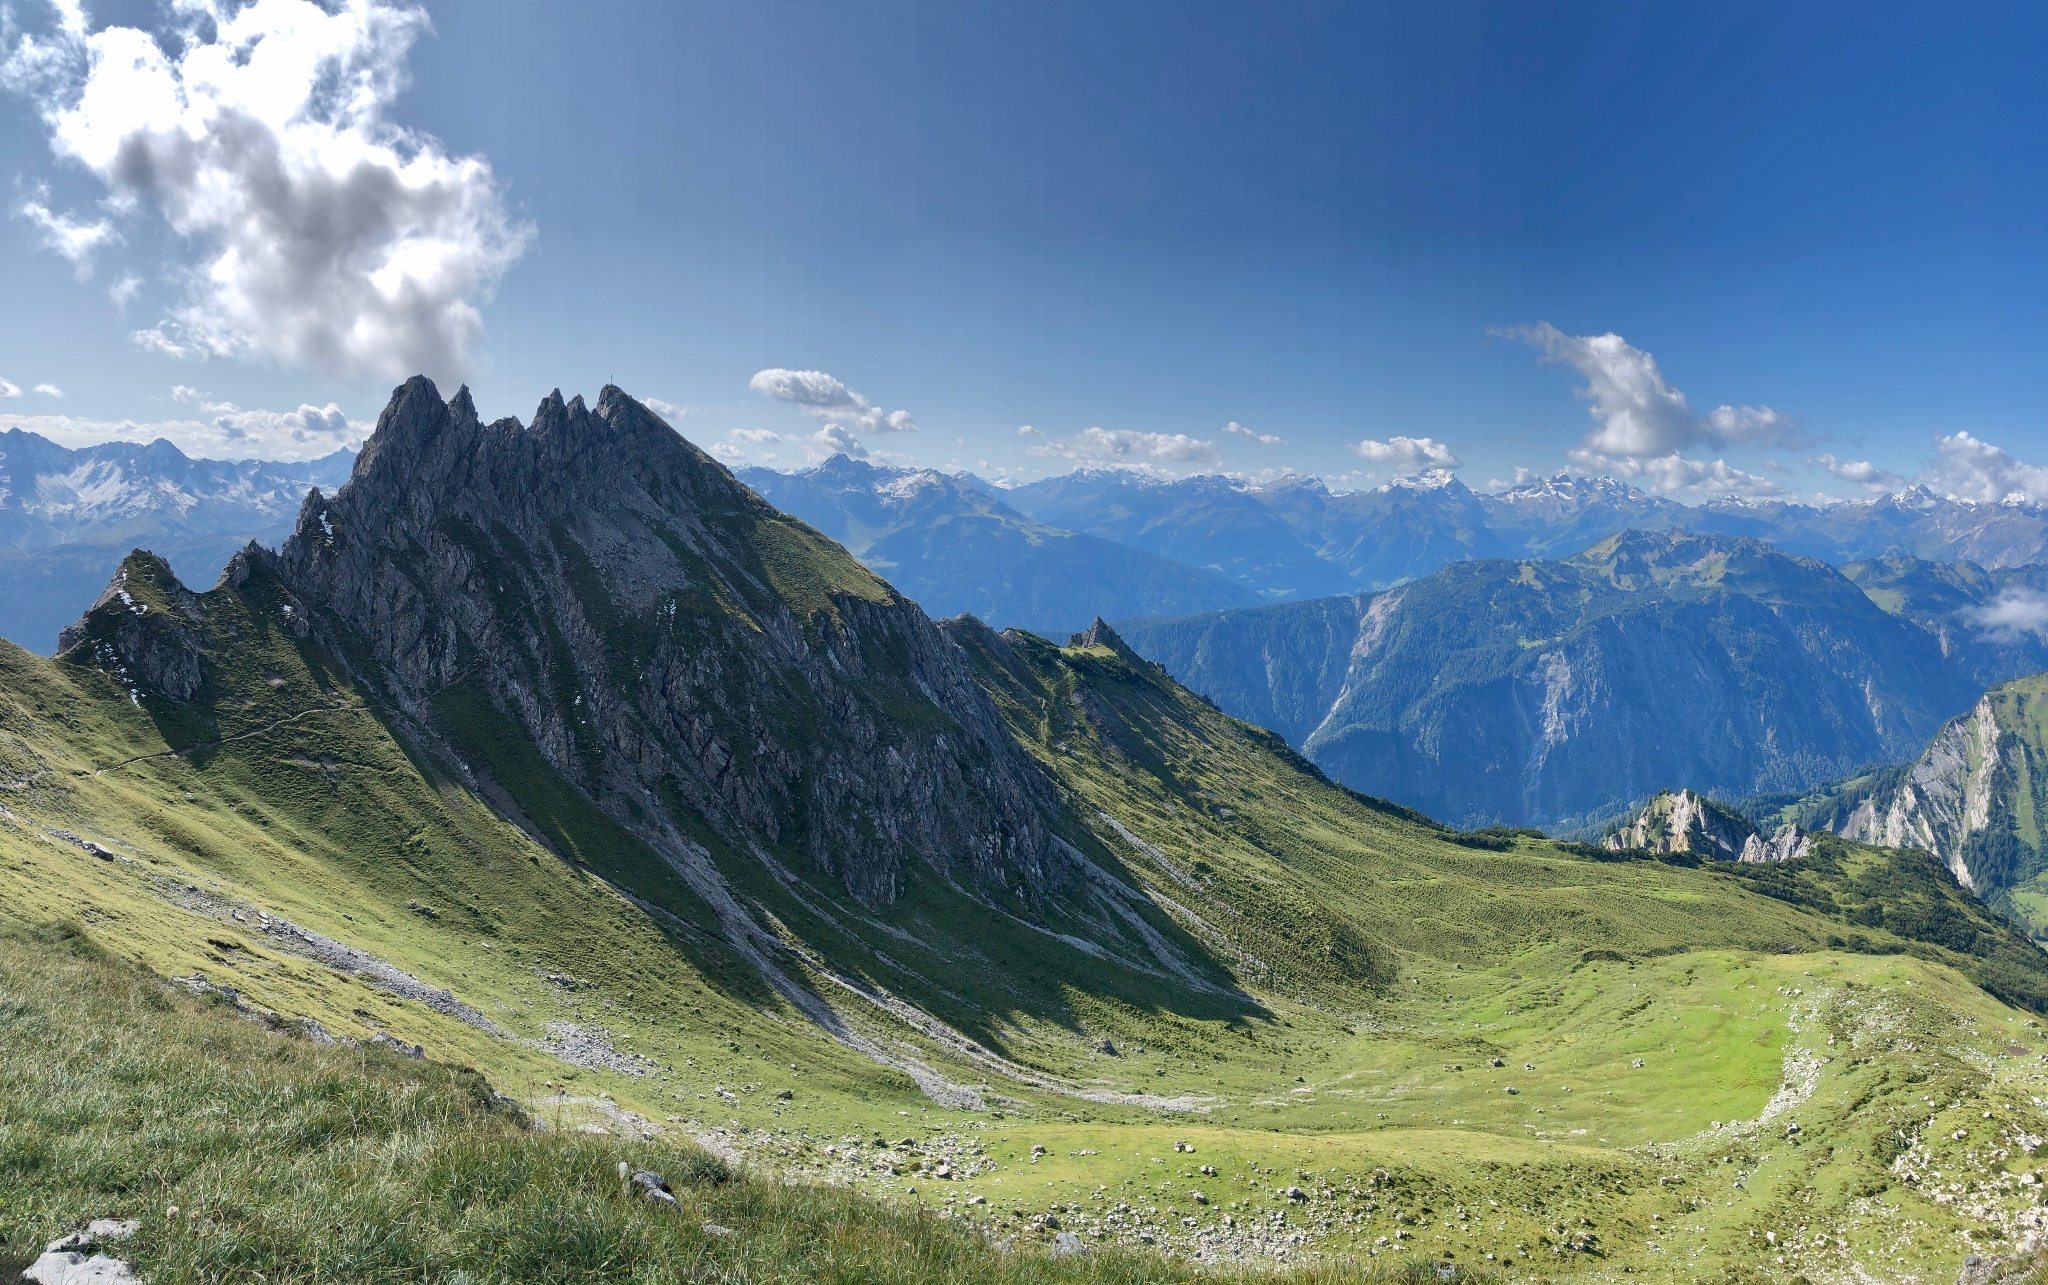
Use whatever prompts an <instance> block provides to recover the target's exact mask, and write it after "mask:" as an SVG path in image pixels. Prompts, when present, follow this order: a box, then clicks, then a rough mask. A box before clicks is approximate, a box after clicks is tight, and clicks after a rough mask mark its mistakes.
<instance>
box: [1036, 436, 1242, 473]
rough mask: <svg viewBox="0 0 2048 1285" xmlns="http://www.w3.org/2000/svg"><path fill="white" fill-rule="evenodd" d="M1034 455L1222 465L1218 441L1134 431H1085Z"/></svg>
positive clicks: (1058, 440) (1114, 461) (1089, 460)
mask: <svg viewBox="0 0 2048 1285" xmlns="http://www.w3.org/2000/svg"><path fill="white" fill-rule="evenodd" d="M1031 453H1032V454H1033V455H1049V456H1056V457H1058V458H1060V459H1069V460H1081V461H1084V462H1087V463H1094V464H1211V465H1213V464H1218V463H1221V462H1222V456H1221V455H1219V454H1218V453H1217V450H1216V444H1215V443H1214V442H1207V441H1203V440H1202V439H1200V438H1196V437H1189V436H1188V435H1187V434H1186V433H1143V432H1139V431H1138V430H1136V429H1130V428H1084V429H1082V430H1081V431H1080V432H1078V433H1076V434H1074V435H1073V436H1072V437H1061V438H1054V439H1052V440H1051V441H1048V442H1046V443H1045V444H1044V445H1042V446H1034V447H1032V448H1031Z"/></svg>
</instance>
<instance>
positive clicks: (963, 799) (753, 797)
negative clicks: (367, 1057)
mask: <svg viewBox="0 0 2048 1285" xmlns="http://www.w3.org/2000/svg"><path fill="white" fill-rule="evenodd" d="M252 556H255V555H252ZM275 565H276V570H277V575H278V578H279V579H280V580H281V581H282V582H283V583H284V584H285V585H286V586H287V587H288V588H289V589H290V591H291V592H292V593H293V595H295V597H296V598H297V599H298V600H299V601H300V602H302V603H303V604H304V606H305V608H306V609H307V610H308V612H309V615H310V617H311V619H313V620H314V621H316V622H318V624H317V625H316V627H317V628H319V629H321V630H331V631H333V632H334V635H335V636H334V637H333V638H332V640H331V644H332V646H333V647H334V648H335V650H336V651H337V652H339V653H342V654H347V653H348V651H349V647H348V641H349V640H348V638H347V637H346V635H353V636H354V637H355V638H357V639H360V641H361V643H362V645H363V648H364V652H365V654H366V660H367V661H368V662H369V663H370V664H371V665H373V666H374V674H373V675H365V677H374V679H375V681H376V682H377V684H378V685H379V686H380V687H381V688H382V689H383V690H384V691H385V692H387V693H388V694H389V696H390V698H391V699H392V701H393V703H394V705H395V707H396V708H397V709H398V710H400V711H402V712H403V715H404V716H405V717H406V718H407V719H408V720H410V721H411V722H412V724H413V725H414V726H415V727H416V728H418V729H422V730H425V731H428V732H429V733H430V734H433V735H437V736H452V737H453V738H454V740H455V742H458V743H459V740H460V737H459V733H458V732H456V731H455V730H454V729H456V728H458V727H459V725H460V724H461V721H462V719H461V717H460V710H461V709H466V710H470V711H473V712H477V711H483V710H486V709H488V710H489V711H493V712H495V714H497V715H499V716H502V717H503V718H504V719H506V720H509V721H510V722H511V723H513V724H514V725H516V726H518V727H519V728H521V729H522V730H523V731H524V732H525V733H526V734H527V735H528V736H530V737H531V738H532V740H533V743H534V745H535V746H536V747H537V748H538V750H539V753H540V755H541V757H542V758H544V759H545V760H546V762H547V765H548V767H549V768H551V769H552V770H553V771H554V772H557V773H559V774H560V775H561V776H562V777H563V778H565V779H566V780H568V781H570V782H572V783H574V784H575V785H576V786H577V787H578V789H580V790H581V791H582V792H583V793H585V794H587V795H588V796H589V797H590V798H591V799H592V800H594V801H595V802H596V803H597V804H598V805H599V806H600V807H601V808H602V809H603V810H604V811H605V812H606V813H607V814H608V815H610V816H611V817H612V818H613V820H614V821H616V822H617V823H618V824H619V825H621V826H623V827H624V828H626V829H627V830H630V831H632V832H633V833H635V834H636V835H637V836H638V837H639V838H640V839H641V840H643V841H645V842H647V843H648V844H650V845H652V846H653V847H654V848H655V850H656V851H658V852H661V853H662V854H663V855H664V856H666V857H668V858H669V859H670V860H672V861H674V862H676V863H678V864H681V865H684V866H686V867H687V866H690V865H692V864H693V863H696V862H699V861H701V853H702V845H701V843H700V842H699V841H698V840H696V839H694V838H692V837H691V836H690V835H689V834H688V833H687V832H686V830H685V828H684V822H683V820H682V818H680V817H678V816H676V815H675V813H676V812H683V813H686V814H696V815H701V817H702V818H703V820H704V822H705V823H706V824H708V825H709V827H710V828H711V829H712V830H713V831H715V832H716V833H717V834H718V835H719V836H720V837H722V838H723V839H724V840H725V841H726V842H727V843H728V844H730V845H732V846H733V847H735V848H737V849H740V850H748V849H754V848H758V849H761V850H764V851H769V852H777V851H779V852H782V853H784V854H786V855H788V856H791V857H800V858H801V859H802V860H803V861H804V862H807V863H809V864H810V865H812V866H814V867H815V868H816V869H818V870H820V871H825V872H829V873H830V875H831V876H832V877H834V878H836V879H837V880H838V881H840V882H841V883H842V884H843V885H844V887H845V889H846V890H847V891H848V892H849V893H851V894H853V895H854V896H855V897H856V898H858V899H860V900H863V901H867V902H884V901H888V900H890V899H892V898H893V897H894V896H895V895H896V894H897V892H898V891H899V890H900V888H901V886H902V865H903V862H904V861H905V860H906V858H909V857H912V856H915V857H916V858H920V859H922V860H924V861H926V862H929V863H931V864H932V865H933V866H934V867H936V868H937V869H939V870H941V871H943V872H945V874H946V875H947V876H948V877H950V878H954V879H957V880H959V881H961V882H963V883H966V884H971V885H973V886H975V887H978V888H983V889H988V890H999V889H1000V890H1014V891H1020V892H1023V893H1024V894H1026V895H1037V894H1038V893H1040V892H1042V891H1044V889H1045V888H1046V886H1047V885H1048V883H1049V882H1053V881H1056V880H1057V878H1058V877H1059V876H1058V871H1059V869H1060V868H1061V864H1062V863H1061V862H1060V860H1059V858H1058V854H1057V851H1056V847H1055V842H1054V840H1053V838H1052V835H1051V832H1050V830H1049V828H1048V824H1047V820H1046V814H1047V811H1048V809H1049V808H1050V807H1051V806H1052V804H1051V798H1052V795H1051V792H1050V790H1049V788H1048V787H1047V784H1046V782H1045V781H1044V780H1043V778H1042V776H1041V775H1040V774H1039V773H1038V772H1037V771H1036V769H1035V768H1034V767H1033V766H1032V765H1031V763H1030V762H1029V761H1028V760H1027V759H1025V758H1024V757H1023V756H1022V755H1021V754H1020V753H1019V752H1018V751H1017V749H1016V748H1015V746H1014V744H1013V743H1012V742H1011V741H1010V740H1009V738H1008V737H1007V736H1006V735H1005V734H1004V733H1003V731H1002V725H1001V722H1000V720H999V719H998V718H997V716H996V713H995V710H994V707H993V706H992V705H991V704H990V703H989V701H988V698H987V697H986V696H985V695H984V694H983V693H982V692H981V690H980V689H979V688H977V687H976V686H975V685H974V683H973V682H972V681H971V679H970V678H969V677H968V675H967V672H966V670H965V669H964V668H963V667H962V665H961V664H960V663H959V660H958V659H957V653H956V652H955V651H954V649H952V648H950V647H948V646H947V645H945V643H944V642H943V640H942V639H941V638H940V636H939V634H938V631H937V630H936V629H934V628H933V626H932V624H931V622H930V621H929V620H927V619H926V618H925V616H924V614H923V613H922V612H921V611H919V610H918V609H917V608H916V606H915V605H913V604H911V603H908V602H906V601H905V600H904V599H902V598H901V597H899V596H898V595H897V594H896V593H895V592H894V591H893V590H892V589H890V588H889V586H888V585H886V584H884V583H883V582H882V581H881V580H879V579H877V578H876V577H875V576H874V575H873V574H872V573H870V572H868V571H867V570H866V569H865V568H863V567H862V566H861V565H860V564H859V563H857V562H855V561H854V560H853V559H852V558H851V557H849V556H848V555H847V554H846V553H845V551H844V550H842V549H841V548H839V547H838V546H837V545H835V544H833V543H832V542H830V541H828V540H825V539H823V538H821V537H820V536H819V535H818V534H817V533H816V532H814V531H812V530H810V529H809V528H808V527H805V526H804V525H802V524H801V523H799V522H796V521H793V520H792V519H790V518H788V517H785V516H784V515H782V514H781V513H779V512H777V511H776V510H775V509H773V508H771V507H769V506H768V505H767V504H765V503H763V502H762V501H761V499H760V498H759V497H758V496H756V495H755V494H754V493H753V492H752V491H750V490H748V489H747V488H746V487H744V486H742V485H741V484H740V483H739V482H737V481H736V480H735V479H734V478H733V476H732V474H731V473H729V472H728V471H727V470H726V469H725V467H724V466H723V465H721V464H719V463H718V462H717V461H716V460H714V459H712V458H711V457H710V456H708V455H706V454H705V453H703V452H702V451H700V450H698V449H697V448H696V447H695V446H693V445H691V444H690V443H688V442H687V441H685V440H683V439H682V438H681V437H680V436H678V435H677V434H676V433H675V432H674V430H672V429H671V428H670V427H669V426H668V425H667V424H666V423H664V422H663V421H662V420H661V419H660V418H659V417H657V416H656V415H655V414H654V413H653V412H651V411H649V410H647V409H646V408H645V407H643V406H642V405H641V404H640V403H638V402H636V401H634V400H633V399H632V398H630V397H628V396H626V395H625V394H624V393H623V392H621V391H619V390H618V389H617V388H612V387H607V388H606V389H604V391H603V393H602V394H601V395H600V396H599V398H598V402H597V406H596V408H595V409H591V408H587V407H586V406H585V405H584V403H583V400H582V399H581V398H580V397H579V398H574V399H571V400H569V401H566V402H565V401H564V400H563V399H562V396H561V394H560V393H559V392H556V393H552V394H550V395H549V396H548V397H547V398H546V399H544V400H543V401H542V402H541V404H540V406H539V408H538V409H537V410H536V411H535V412H534V417H533V422H532V423H531V424H530V425H522V424H520V423H519V422H518V421H517V420H511V419H506V420H499V421H497V422H495V423H492V424H484V423H482V422H481V421H480V420H479V419H478V417H477V413H476V408H475V406H474V405H473V403H472V402H471V400H470V397H469V392H468V390H467V389H463V390H461V391H458V392H457V393H456V394H455V396H454V397H453V398H452V399H449V400H448V401H446V402H444V401H442V399H441V397H440V396H439V394H438V392H437V391H436V389H435V388H434V386H433V384H432V383H431V382H429V381H428V380H426V379H424V378H416V379H414V380H412V381H410V382H408V383H407V384H405V385H404V386H403V387H402V388H400V389H399V390H398V391H397V393H396V395H395V396H394V397H393V398H392V401H391V404H390V405H389V407H387V408H386V410H385V411H384V413H383V415H382V416H381V417H380V418H379V420H378V423H377V430H376V433H375V434H374V435H373V436H372V437H371V438H370V440H369V442H368V443H367V444H366V445H365V446H364V448H363V452H362V456H361V458H360V459H359V460H358V461H357V464H356V468H355V473H354V475H353V477H352V478H351V479H350V481H349V483H348V485H347V486H345V487H343V488H342V489H341V491H340V493H339V494H337V495H335V496H333V497H331V498H330V497H327V496H325V495H322V494H321V493H319V492H317V491H315V492H314V493H312V494H311V495H309V496H307V498H306V502H305V506H304V508H303V509H302V510H301V512H300V514H299V520H298V526H297V529H296V530H295V531H294V533H293V534H292V536H291V538H290V539H289V540H287V541H286V542H285V545H284V548H283V549H282V551H281V552H280V553H279V554H278V556H277V558H276V562H275ZM458 707H459V708H458ZM458 757H461V756H460V753H459V751H458ZM464 761H466V762H472V763H473V762H474V760H473V759H465V760H464ZM657 800H666V801H669V802H670V803H671V804H672V805H674V806H673V807H671V808H662V807H650V806H648V805H649V804H650V803H652V802H654V801H657Z"/></svg>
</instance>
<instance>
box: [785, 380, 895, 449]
mask: <svg viewBox="0 0 2048 1285" xmlns="http://www.w3.org/2000/svg"><path fill="white" fill-rule="evenodd" d="M747 386H748V387H749V388H751V389H753V390H754V391H755V392H757V393H760V394H762V395H763V396H767V397H773V398H774V399H775V400H776V401H779V402H789V403H790V404H791V405H793V406H795V407H796V408H797V409H798V410H800V411H802V412H803V413H804V414H806V415H809V416H810V417H811V418H812V419H819V420H823V421H825V426H826V427H827V428H830V427H833V426H835V425H837V426H841V427H845V428H849V429H852V430H854V431H857V432H862V433H912V432H916V431H917V421H916V420H914V419H912V418H911V417H910V412H909V411H902V410H893V411H885V410H883V409H882V408H881V407H879V406H877V405H875V404H874V403H873V402H870V401H869V400H868V399H867V398H865V397H863V396H861V395H860V394H859V393H857V392H855V391H854V390H853V389H851V388H848V387H847V386H846V385H845V384H843V383H841V382H840V381H839V380H837V379H834V378H833V377H832V376H830V375H828V374H826V373H825V372H824V371H822V370H784V369H782V368H781V367H779V366H777V367H771V368H769V369H767V370H763V371H757V372H756V373H755V375H754V377H753V378H752V379H750V380H748V381H747ZM848 454H852V452H850V451H849V452H848Z"/></svg>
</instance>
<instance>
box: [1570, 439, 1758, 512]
mask: <svg viewBox="0 0 2048 1285" xmlns="http://www.w3.org/2000/svg"><path fill="white" fill-rule="evenodd" d="M1570 455H1571V457H1572V459H1574V460H1576V461H1577V462H1578V463H1579V464H1581V465H1583V466H1584V467H1586V468H1588V469H1591V470H1592V471H1594V472H1596V473H1608V474H1612V475H1613V476H1615V477H1624V478H1629V479H1631V480H1637V481H1642V482H1645V483H1647V484H1648V485H1649V487H1650V489H1652V490H1656V491H1665V492H1672V491H1693V492H1697V493H1698V494H1700V495H1704V496H1707V497H1709V498H1716V497H1718V498H1730V499H1745V500H1769V499H1778V498H1782V497H1784V496H1786V495H1789V494H1790V492H1789V491H1788V490H1787V489H1786V488H1785V487H1783V486H1781V485H1780V484H1778V483H1776V482H1773V481H1772V480H1771V479H1769V478H1767V477H1764V476H1762V475H1761V474H1757V473H1751V472H1749V471H1747V470H1745V469H1740V468H1737V467H1735V466H1734V465H1732V464H1730V463H1729V462H1728V461H1727V460H1720V459H1716V460H1696V459H1689V458H1687V457H1686V456H1683V455H1678V454H1672V455H1657V456H1652V457H1651V458H1649V459H1631V458H1628V457H1625V456H1624V457H1621V458H1616V457H1614V456H1608V455H1601V454H1599V453H1598V452H1596V451H1589V450H1586V449H1584V448H1583V447H1581V448H1578V449H1575V450H1573V451H1571V452H1570Z"/></svg>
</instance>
